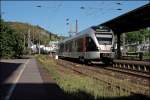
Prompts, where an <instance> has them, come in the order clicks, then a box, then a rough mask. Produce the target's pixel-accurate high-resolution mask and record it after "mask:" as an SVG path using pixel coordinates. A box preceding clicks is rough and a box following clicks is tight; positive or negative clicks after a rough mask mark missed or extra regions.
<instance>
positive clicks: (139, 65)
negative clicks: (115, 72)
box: [113, 60, 150, 74]
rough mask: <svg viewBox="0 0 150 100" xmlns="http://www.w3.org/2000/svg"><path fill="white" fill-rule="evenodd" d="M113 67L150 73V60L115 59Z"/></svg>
mask: <svg viewBox="0 0 150 100" xmlns="http://www.w3.org/2000/svg"><path fill="white" fill-rule="evenodd" d="M113 62H114V63H113V67H116V68H122V69H128V70H132V71H136V72H143V73H148V74H149V73H150V62H146V61H131V60H114V61H113Z"/></svg>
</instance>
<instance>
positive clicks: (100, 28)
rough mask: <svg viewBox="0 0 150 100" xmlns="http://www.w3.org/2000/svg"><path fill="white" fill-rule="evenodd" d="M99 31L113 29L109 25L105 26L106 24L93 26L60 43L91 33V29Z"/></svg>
mask: <svg viewBox="0 0 150 100" xmlns="http://www.w3.org/2000/svg"><path fill="white" fill-rule="evenodd" d="M92 30H93V31H95V32H96V31H97V30H108V31H111V29H109V28H108V27H105V26H91V27H89V28H87V29H85V30H83V31H81V32H79V33H77V34H76V35H74V36H72V37H68V38H67V39H65V40H63V41H60V42H59V43H64V42H66V41H69V40H72V39H75V38H77V37H80V36H82V35H85V34H91V32H89V31H92Z"/></svg>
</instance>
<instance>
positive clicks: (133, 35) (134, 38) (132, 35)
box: [126, 28, 150, 43]
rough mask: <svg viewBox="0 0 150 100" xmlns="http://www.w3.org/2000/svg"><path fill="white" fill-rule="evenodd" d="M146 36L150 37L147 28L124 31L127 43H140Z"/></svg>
mask: <svg viewBox="0 0 150 100" xmlns="http://www.w3.org/2000/svg"><path fill="white" fill-rule="evenodd" d="M148 38H150V30H148V28H145V29H141V30H139V31H133V32H128V33H126V41H127V42H128V43H137V42H139V43H142V41H143V40H144V39H148Z"/></svg>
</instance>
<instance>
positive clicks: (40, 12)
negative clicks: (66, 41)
mask: <svg viewBox="0 0 150 100" xmlns="http://www.w3.org/2000/svg"><path fill="white" fill-rule="evenodd" d="M149 2H150V1H149V0H145V1H144V0H137V1H135V0H133V1H125V0H121V1H119V0H114V1H110V0H109V1H102V0H100V1H48V0H47V1H42V0H41V1H39V0H37V1H36V0H35V1H29V0H28V1H19V0H17V1H1V15H2V19H4V21H13V22H14V21H17V22H24V23H29V24H32V25H39V26H41V27H42V28H44V29H46V30H48V31H50V32H52V33H55V34H57V35H59V36H60V35H61V36H68V35H69V33H68V32H69V30H70V27H72V31H75V22H76V20H78V31H82V30H84V29H86V28H88V27H90V26H93V25H99V24H101V23H103V22H106V21H108V20H111V19H113V18H115V17H117V16H119V15H122V14H124V13H126V12H129V11H131V10H133V9H136V8H138V7H140V6H143V5H145V4H147V3H149ZM67 23H69V24H67Z"/></svg>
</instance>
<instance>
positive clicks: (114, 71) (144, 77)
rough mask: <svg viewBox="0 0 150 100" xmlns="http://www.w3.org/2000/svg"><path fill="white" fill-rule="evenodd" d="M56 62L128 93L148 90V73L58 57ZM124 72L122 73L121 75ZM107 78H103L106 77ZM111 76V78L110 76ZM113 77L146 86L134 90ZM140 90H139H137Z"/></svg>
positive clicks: (145, 92)
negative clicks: (88, 64)
mask: <svg viewBox="0 0 150 100" xmlns="http://www.w3.org/2000/svg"><path fill="white" fill-rule="evenodd" d="M57 64H58V65H60V66H63V67H65V68H69V69H70V70H73V71H74V72H75V73H77V74H81V75H85V76H88V77H92V78H93V79H96V80H100V81H102V82H104V83H105V84H107V85H111V86H113V87H117V88H118V87H119V88H120V89H122V90H124V91H128V92H130V93H137V91H138V92H142V93H143V94H149V90H148V88H147V87H148V86H149V82H150V81H149V78H150V75H148V74H142V73H140V74H139V73H136V72H133V71H130V72H129V71H125V70H123V69H118V68H114V67H99V66H98V65H96V66H94V67H93V66H87V65H83V64H79V63H75V62H70V61H66V60H61V59H59V60H58V61H57ZM123 74H124V75H123ZM106 76H107V78H108V76H109V78H108V79H107V78H104V77H106ZM112 77H113V78H112ZM114 78H116V79H118V80H124V81H126V80H127V82H129V83H130V82H131V83H134V84H135V83H136V84H138V85H142V86H144V87H146V88H145V89H143V87H142V90H143V91H142V90H141V89H139V87H138V90H134V89H131V87H132V86H129V87H128V86H124V85H122V84H120V82H118V81H115V80H114ZM124 87H128V88H124ZM139 90H140V91H139Z"/></svg>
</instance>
